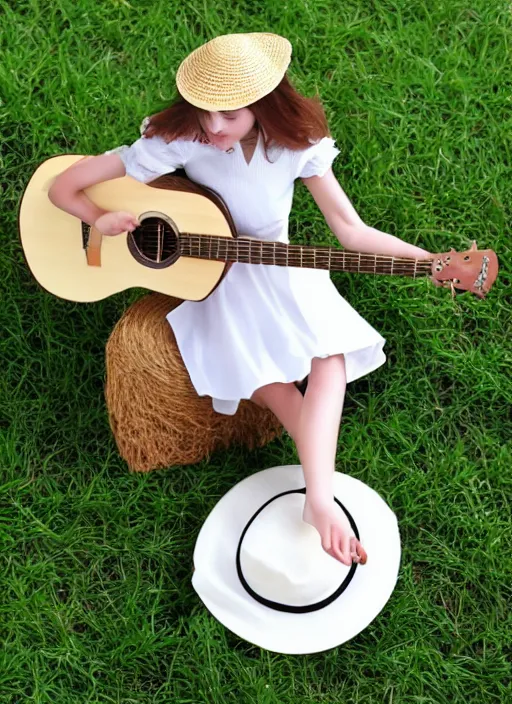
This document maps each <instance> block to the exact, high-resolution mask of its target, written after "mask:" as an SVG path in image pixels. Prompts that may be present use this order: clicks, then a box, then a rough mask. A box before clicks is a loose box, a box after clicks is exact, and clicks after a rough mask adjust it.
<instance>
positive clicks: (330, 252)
mask: <svg viewBox="0 0 512 704" xmlns="http://www.w3.org/2000/svg"><path fill="white" fill-rule="evenodd" d="M331 255H332V247H329V261H328V269H329V271H330V270H331Z"/></svg>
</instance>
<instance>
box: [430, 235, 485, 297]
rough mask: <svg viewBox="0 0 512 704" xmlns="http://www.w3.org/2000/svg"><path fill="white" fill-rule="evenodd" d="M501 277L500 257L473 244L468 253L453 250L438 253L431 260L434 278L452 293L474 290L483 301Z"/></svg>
mask: <svg viewBox="0 0 512 704" xmlns="http://www.w3.org/2000/svg"><path fill="white" fill-rule="evenodd" d="M497 276H498V257H497V256H496V252H494V251H493V250H492V249H481V250H479V249H477V247H476V242H473V245H472V247H471V249H468V250H467V252H456V251H455V250H454V249H451V250H450V251H449V252H446V253H444V254H435V255H434V259H433V261H432V279H433V280H434V282H437V284H438V285H440V286H448V287H450V288H451V289H452V290H453V289H460V290H462V291H471V293H474V294H476V295H477V296H480V298H484V297H485V295H486V294H487V293H488V292H489V290H490V288H491V286H492V285H493V283H494V282H495V280H496V277H497Z"/></svg>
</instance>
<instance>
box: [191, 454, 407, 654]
mask: <svg viewBox="0 0 512 704" xmlns="http://www.w3.org/2000/svg"><path fill="white" fill-rule="evenodd" d="M303 486H304V476H303V472H302V467H301V466H300V465H289V466H284V467H272V468H270V469H265V470H263V471H261V472H257V473H256V474H253V475H251V476H249V477H247V478H245V479H243V480H242V481H241V482H239V483H238V484H236V485H235V486H234V487H233V488H232V489H230V491H228V492H227V494H225V495H224V496H223V497H222V498H221V499H220V501H219V502H218V503H217V504H216V506H215V507H214V508H213V510H212V511H211V513H210V514H209V515H208V517H207V518H206V521H205V522H204V524H203V526H202V527H201V530H200V532H199V535H198V537H197V541H196V546H195V549H194V567H195V572H194V574H193V576H192V585H193V587H194V589H195V590H196V592H197V594H198V595H199V597H200V598H201V600H202V601H203V603H204V604H205V606H206V607H207V609H208V610H209V611H210V612H211V613H212V615H213V616H215V618H216V619H218V620H219V621H220V622H221V623H222V624H223V625H224V626H226V627H227V628H228V629H229V630H230V631H232V632H233V633H235V634H236V635H237V636H239V637H240V638H243V639H244V640H247V641H249V642H250V643H254V644H255V645H258V646H259V647H261V648H265V649H267V650H270V651H273V652H276V653H286V654H290V655H300V654H306V653H316V652H321V651H323V650H328V649H330V648H334V647H336V646H338V645H341V644H342V643H344V642H346V641H347V640H349V639H350V638H353V637H354V636H356V635H357V634H358V633H360V632H361V631H362V630H363V629H364V628H366V626H368V624H369V623H371V621H373V619H374V618H375V617H376V616H377V615H378V614H379V613H380V611H381V610H382V609H383V607H384V606H385V604H386V603H387V601H388V600H389V598H390V596H391V594H392V592H393V589H394V587H395V584H396V580H397V577H398V570H399V567H400V552H401V551H400V534H399V531H398V524H397V520H396V517H395V514H394V513H393V511H391V509H390V508H389V507H388V506H387V504H386V503H385V502H384V501H383V499H382V498H381V497H380V496H379V495H378V494H377V493H376V492H375V491H374V490H373V489H371V488H370V487H369V486H367V485H366V484H364V483H363V482H361V481H359V480H358V479H355V478H354V477H350V476H348V475H346V474H341V473H339V472H335V473H334V493H335V495H336V497H337V498H338V499H339V500H340V501H342V502H343V504H344V505H345V506H346V507H347V509H348V510H349V511H350V513H351V514H352V516H353V518H354V520H355V523H356V525H357V526H358V529H359V532H360V538H361V543H362V544H363V546H364V548H365V550H366V551H367V553H368V561H367V563H366V565H364V566H361V565H358V567H357V569H356V572H355V574H354V576H353V578H352V581H351V582H350V584H349V586H348V588H347V589H346V590H345V591H344V592H343V594H341V595H340V597H339V598H338V599H337V600H336V601H334V602H333V603H331V604H329V605H328V606H326V607H325V608H323V609H321V610H319V611H314V612H311V613H305V614H290V613H286V612H282V611H276V610H274V609H270V608H268V607H266V606H263V605H262V604H260V603H258V602H257V601H256V600H255V599H253V598H252V597H251V596H250V595H249V594H248V593H247V592H246V591H245V590H244V589H243V587H242V585H241V583H240V581H239V578H238V575H237V571H236V551H237V547H238V541H239V539H240V535H241V533H242V531H243V529H244V527H245V526H246V524H247V521H248V520H249V518H250V517H251V516H252V515H253V514H254V513H255V512H256V511H257V510H258V509H259V507H260V506H261V505H262V504H263V503H265V502H266V501H268V500H269V499H271V498H272V497H273V496H275V495H276V494H278V493H280V492H283V491H287V490H290V489H300V488H302V487H303ZM333 559H334V558H333Z"/></svg>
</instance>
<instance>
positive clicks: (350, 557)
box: [302, 499, 367, 565]
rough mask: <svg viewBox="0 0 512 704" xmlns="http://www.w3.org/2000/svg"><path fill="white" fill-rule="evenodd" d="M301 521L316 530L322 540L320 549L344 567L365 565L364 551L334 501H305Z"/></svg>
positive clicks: (365, 556)
mask: <svg viewBox="0 0 512 704" xmlns="http://www.w3.org/2000/svg"><path fill="white" fill-rule="evenodd" d="M302 519H303V520H304V521H305V522H306V523H309V524H310V525H312V526H313V528H316V530H317V531H318V533H319V534H320V538H321V540H322V547H323V549H324V550H325V552H327V553H328V554H329V555H331V557H334V558H335V559H336V560H339V561H340V562H342V563H343V564H344V565H351V564H352V562H360V563H361V564H362V565H364V564H365V563H366V559H367V555H366V551H365V549H364V548H363V546H362V545H361V543H360V542H359V540H358V539H357V538H355V537H354V536H353V535H351V533H352V529H351V527H350V523H349V521H348V518H347V517H346V516H345V514H344V513H343V511H342V510H341V509H340V507H339V506H338V505H337V504H336V503H335V501H334V500H332V501H330V502H326V503H322V504H319V503H313V502H311V501H308V500H307V499H306V503H305V504H304V511H303V514H302Z"/></svg>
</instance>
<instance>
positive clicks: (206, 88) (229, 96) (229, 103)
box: [176, 32, 292, 111]
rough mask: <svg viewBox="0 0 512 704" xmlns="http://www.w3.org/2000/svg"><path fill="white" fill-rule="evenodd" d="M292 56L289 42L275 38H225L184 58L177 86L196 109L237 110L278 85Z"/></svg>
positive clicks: (251, 35)
mask: <svg viewBox="0 0 512 704" xmlns="http://www.w3.org/2000/svg"><path fill="white" fill-rule="evenodd" d="M291 53H292V45H291V44H290V42H289V41H288V39H285V38H284V37H280V36H279V35H278V34H271V33H267V32H253V33H249V34H224V35H222V36H220V37H216V38H215V39H212V40H211V41H209V42H207V43H206V44H203V45H202V46H200V47H199V48H197V49H196V50H195V51H193V52H192V53H191V54H190V55H189V56H187V58H186V59H185V60H184V61H183V62H182V63H181V65H180V67H179V68H178V72H177V74H176V85H177V87H178V90H179V92H180V93H181V95H182V96H183V97H184V98H185V100H187V101H188V102H189V103H192V105H195V106H196V107H198V108H202V109H203V110H210V111H218V110H237V109H238V108H243V107H246V106H247V105H250V104H251V103H254V102H256V101H257V100H259V99H260V98H263V96H265V95H268V93H270V92H271V91H273V90H274V88H276V87H277V86H278V85H279V83H280V81H281V79H282V78H283V76H284V74H285V72H286V69H287V68H288V64H289V63H290V59H291Z"/></svg>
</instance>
